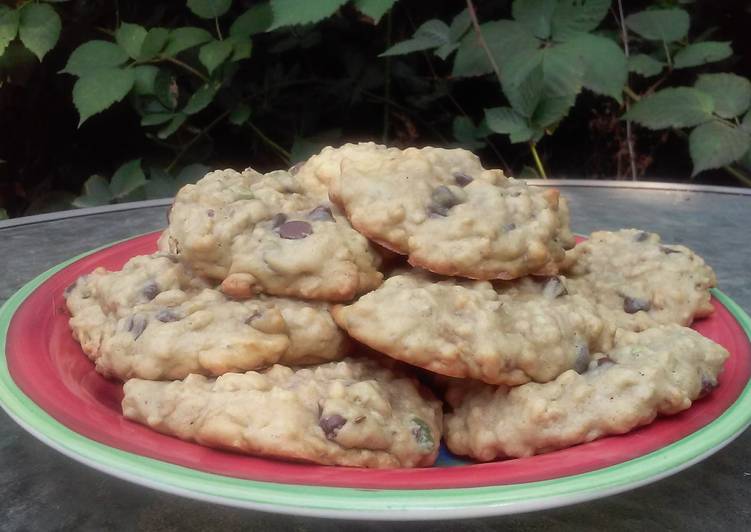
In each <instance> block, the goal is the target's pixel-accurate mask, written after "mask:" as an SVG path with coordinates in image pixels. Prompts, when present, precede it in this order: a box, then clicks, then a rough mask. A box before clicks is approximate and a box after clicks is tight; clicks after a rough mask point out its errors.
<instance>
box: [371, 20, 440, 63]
mask: <svg viewBox="0 0 751 532" xmlns="http://www.w3.org/2000/svg"><path fill="white" fill-rule="evenodd" d="M449 33H450V30H449V27H448V26H447V25H446V23H445V22H443V21H442V20H438V19H432V20H428V21H427V22H425V23H424V24H423V25H422V26H420V27H419V28H417V31H416V32H415V34H414V35H413V36H412V38H411V39H408V40H406V41H402V42H399V43H396V44H395V45H394V46H392V47H391V48H389V49H388V50H386V51H385V52H383V53H382V54H381V55H380V57H386V56H390V55H404V54H409V53H412V52H417V51H419V50H429V49H431V48H438V47H439V46H443V45H445V44H450V43H451V40H450V37H449Z"/></svg>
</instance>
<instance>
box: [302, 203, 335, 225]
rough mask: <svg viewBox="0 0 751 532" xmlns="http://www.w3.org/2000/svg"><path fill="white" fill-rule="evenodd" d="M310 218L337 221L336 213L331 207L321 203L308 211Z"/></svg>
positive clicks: (319, 220) (320, 220)
mask: <svg viewBox="0 0 751 532" xmlns="http://www.w3.org/2000/svg"><path fill="white" fill-rule="evenodd" d="M308 220H313V221H318V222H335V221H336V220H334V215H333V214H332V213H331V209H329V208H328V207H326V206H324V205H319V206H318V207H316V208H315V209H313V210H312V211H310V212H309V213H308Z"/></svg>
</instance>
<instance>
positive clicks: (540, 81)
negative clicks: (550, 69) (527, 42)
mask: <svg viewBox="0 0 751 532" xmlns="http://www.w3.org/2000/svg"><path fill="white" fill-rule="evenodd" d="M542 55H543V54H542V52H541V51H539V50H526V51H524V52H521V53H519V54H516V55H515V56H513V57H512V58H511V59H509V60H508V61H507V62H506V64H505V65H504V66H503V68H502V70H501V87H502V88H503V93H504V94H505V95H506V98H507V99H508V101H509V103H511V107H513V108H514V110H515V111H516V112H517V113H518V114H520V115H521V116H524V117H527V118H528V117H530V116H532V113H534V110H535V107H537V104H538V103H539V101H540V98H542V93H543V89H544V88H545V73H544V71H543V64H542ZM488 125H490V124H488Z"/></svg>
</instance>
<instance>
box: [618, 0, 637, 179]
mask: <svg viewBox="0 0 751 532" xmlns="http://www.w3.org/2000/svg"><path fill="white" fill-rule="evenodd" d="M618 19H619V20H618V22H619V24H620V25H621V39H622V40H623V53H624V55H625V56H626V61H628V56H629V50H628V31H627V30H626V21H625V19H624V17H623V3H622V2H621V0H618ZM626 80H627V82H628V77H627V78H626ZM625 89H628V90H629V91H630V92H631V93H633V92H634V91H632V90H631V88H630V87H629V86H628V84H626V87H625ZM625 89H624V92H625ZM626 94H627V95H628V96H630V95H629V94H628V93H626ZM630 107H631V104H630V102H629V101H628V98H626V113H628V110H629V108H630ZM626 147H627V148H628V162H629V165H630V166H631V180H632V181H636V157H635V156H634V140H633V137H632V135H631V120H629V119H628V118H627V119H626Z"/></svg>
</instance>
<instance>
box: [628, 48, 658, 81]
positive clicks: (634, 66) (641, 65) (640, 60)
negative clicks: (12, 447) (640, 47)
mask: <svg viewBox="0 0 751 532" xmlns="http://www.w3.org/2000/svg"><path fill="white" fill-rule="evenodd" d="M663 68H665V64H664V63H662V62H660V61H658V60H657V59H655V58H654V57H651V56H649V55H646V54H636V55H632V56H630V57H629V58H628V69H629V71H630V72H634V73H636V74H639V75H640V76H644V77H645V78H651V77H652V76H656V75H657V74H659V73H660V72H662V69H663Z"/></svg>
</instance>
